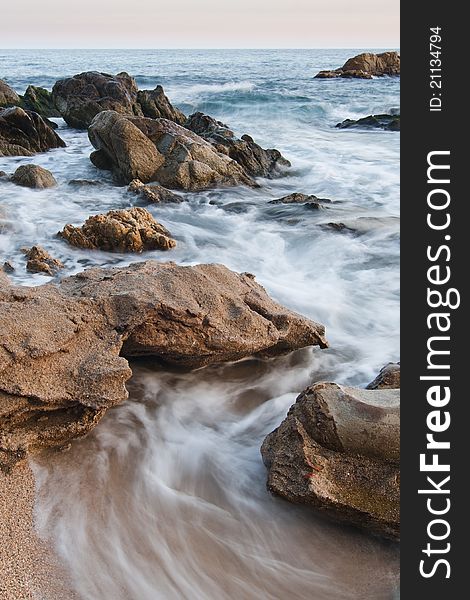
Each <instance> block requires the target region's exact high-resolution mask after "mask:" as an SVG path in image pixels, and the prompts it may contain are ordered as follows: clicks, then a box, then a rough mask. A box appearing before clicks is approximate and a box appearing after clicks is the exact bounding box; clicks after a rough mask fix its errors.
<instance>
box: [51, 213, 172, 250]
mask: <svg viewBox="0 0 470 600" xmlns="http://www.w3.org/2000/svg"><path fill="white" fill-rule="evenodd" d="M170 235H171V234H170V232H169V231H168V230H167V229H165V227H163V225H160V223H158V221H156V220H155V219H154V218H153V217H152V215H151V214H150V213H149V212H148V210H146V209H145V208H138V207H136V208H129V209H127V210H110V211H109V212H108V213H106V214H105V215H95V216H93V217H90V218H89V219H87V220H86V221H85V223H84V224H83V225H82V226H81V227H74V226H73V225H66V226H65V227H64V229H63V231H61V232H60V233H59V236H60V237H62V238H63V239H64V240H66V241H67V242H68V243H69V244H70V245H71V246H76V247H77V248H85V249H88V250H107V251H110V252H143V251H144V250H170V249H171V248H174V247H175V246H176V242H175V240H174V239H172V238H171V237H170Z"/></svg>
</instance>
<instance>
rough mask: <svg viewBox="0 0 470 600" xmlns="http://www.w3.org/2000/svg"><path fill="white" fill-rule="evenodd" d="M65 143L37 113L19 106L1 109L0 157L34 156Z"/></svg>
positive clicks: (63, 145)
mask: <svg viewBox="0 0 470 600" xmlns="http://www.w3.org/2000/svg"><path fill="white" fill-rule="evenodd" d="M63 147H65V142H64V141H63V140H62V139H61V138H60V137H59V136H58V135H57V133H56V132H55V131H54V130H53V129H52V127H50V126H49V125H48V123H47V122H46V121H45V120H44V119H43V118H42V117H41V116H40V115H38V114H37V113H35V112H33V111H29V110H26V111H25V110H23V109H22V108H19V107H17V106H15V107H12V108H3V109H2V108H0V156H33V155H34V154H35V153H37V152H46V150H50V149H52V148H63Z"/></svg>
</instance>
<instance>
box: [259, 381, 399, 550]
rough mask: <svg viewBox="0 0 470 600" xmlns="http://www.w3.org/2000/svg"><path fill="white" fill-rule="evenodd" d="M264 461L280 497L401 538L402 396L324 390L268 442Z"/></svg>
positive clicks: (307, 395) (305, 400)
mask: <svg viewBox="0 0 470 600" xmlns="http://www.w3.org/2000/svg"><path fill="white" fill-rule="evenodd" d="M261 454H262V456H263V461H264V463H265V465H266V467H267V469H268V483H267V486H268V489H269V490H270V491H271V492H273V493H274V494H276V495H279V496H281V497H283V498H285V499H286V500H289V501H290V502H294V503H297V504H307V505H309V506H311V507H312V508H313V509H315V510H316V511H318V512H319V513H323V514H325V515H327V516H329V517H331V518H332V519H334V520H337V521H341V522H345V523H348V524H352V525H356V526H358V527H361V528H364V529H367V530H369V531H371V532H373V533H376V534H379V535H382V536H385V537H388V538H392V539H396V538H398V537H399V529H400V470H399V469H400V465H399V459H400V391H399V390H393V389H382V390H359V389H356V388H350V387H346V386H340V385H337V384H335V383H317V384H315V385H313V386H311V387H309V388H307V389H306V390H305V391H303V392H302V393H301V394H300V396H299V397H298V398H297V401H296V403H295V404H294V405H293V406H292V407H291V408H290V410H289V413H288V415H287V418H286V419H285V420H284V421H283V422H282V423H281V425H280V426H279V427H278V428H277V429H276V430H274V431H273V432H272V433H270V434H269V435H268V436H267V437H266V439H265V441H264V443H263V446H262V448H261Z"/></svg>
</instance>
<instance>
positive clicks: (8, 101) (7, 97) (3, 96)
mask: <svg viewBox="0 0 470 600" xmlns="http://www.w3.org/2000/svg"><path fill="white" fill-rule="evenodd" d="M19 103H20V97H19V96H18V94H17V93H16V92H15V90H14V89H13V88H11V87H10V86H9V85H8V83H7V82H6V81H3V80H2V79H0V106H18V104H19Z"/></svg>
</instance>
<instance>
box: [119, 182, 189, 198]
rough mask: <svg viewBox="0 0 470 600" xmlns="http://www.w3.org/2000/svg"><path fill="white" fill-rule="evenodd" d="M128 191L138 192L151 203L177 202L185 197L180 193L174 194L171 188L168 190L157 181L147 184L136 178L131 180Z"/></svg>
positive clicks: (137, 193) (138, 194)
mask: <svg viewBox="0 0 470 600" xmlns="http://www.w3.org/2000/svg"><path fill="white" fill-rule="evenodd" d="M127 191H128V192H131V193H132V194H136V195H137V196H141V197H142V198H143V199H144V200H146V201H147V202H150V203H151V204H159V203H160V202H163V203H175V204H177V203H180V202H183V198H182V197H181V196H180V195H179V194H174V193H173V192H171V191H170V190H167V189H166V188H164V187H163V186H161V185H158V184H156V183H150V184H147V185H145V184H143V183H142V182H141V181H139V180H138V179H134V180H132V181H131V182H130V184H129V187H128V188H127Z"/></svg>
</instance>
